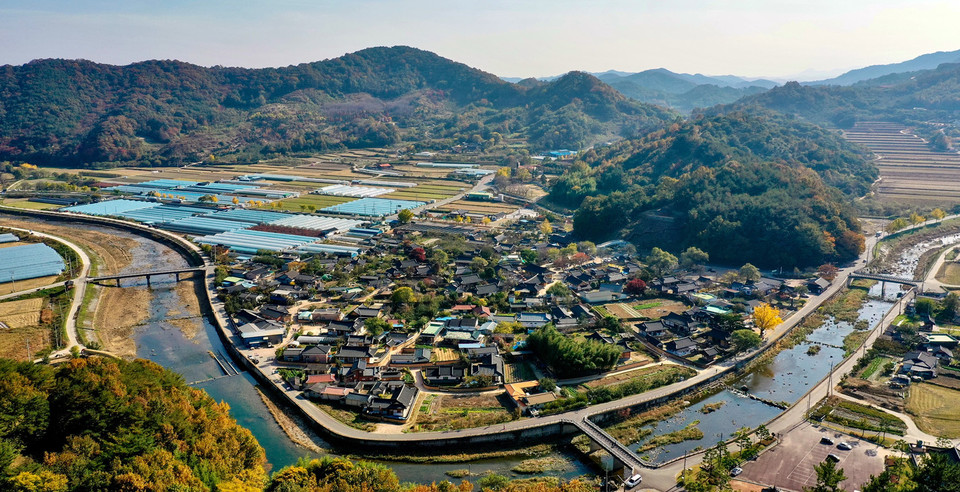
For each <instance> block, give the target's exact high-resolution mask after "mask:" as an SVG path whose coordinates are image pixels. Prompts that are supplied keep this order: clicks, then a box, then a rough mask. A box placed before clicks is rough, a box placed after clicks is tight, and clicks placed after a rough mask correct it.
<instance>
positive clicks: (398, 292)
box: [390, 287, 417, 306]
mask: <svg viewBox="0 0 960 492" xmlns="http://www.w3.org/2000/svg"><path fill="white" fill-rule="evenodd" d="M390 302H391V303H393V305H394V306H401V305H403V304H413V303H415V302H417V296H416V294H414V293H413V289H411V288H410V287H398V288H396V289H394V291H393V294H391V295H390Z"/></svg>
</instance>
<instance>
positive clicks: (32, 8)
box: [0, 0, 960, 80]
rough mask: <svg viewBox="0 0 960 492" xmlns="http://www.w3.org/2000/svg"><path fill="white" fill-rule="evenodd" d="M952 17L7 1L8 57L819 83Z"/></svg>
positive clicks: (447, 4) (900, 50) (948, 36)
mask: <svg viewBox="0 0 960 492" xmlns="http://www.w3.org/2000/svg"><path fill="white" fill-rule="evenodd" d="M957 26H960V2H958V1H956V0H953V1H931V0H911V1H909V2H904V1H902V0H896V1H894V0H787V1H784V0H716V1H709V0H700V1H696V0H632V1H631V0H582V1H574V0H512V1H511V0H296V1H294V0H271V1H263V0H162V1H157V0H124V1H106V0H56V1H54V0H0V64H14V65H18V64H22V63H26V62H28V61H30V60H33V59H37V58H83V59H87V60H93V61H96V62H102V63H112V64H128V63H132V62H136V61H141V60H148V59H178V60H182V61H186V62H190V63H196V64H200V65H204V66H213V65H224V66H243V67H278V66H286V65H292V64H297V63H304V62H311V61H317V60H323V59H327V58H334V57H337V56H340V55H343V54H344V53H349V52H353V51H357V50H360V49H363V48H367V47H371V46H392V45H407V46H413V47H416V48H420V49H425V50H429V51H433V52H436V53H438V54H440V55H441V56H445V57H447V58H451V59H454V60H456V61H459V62H463V63H466V64H468V65H470V66H473V67H476V68H479V69H481V70H485V71H487V72H492V73H494V74H497V75H500V76H509V77H528V76H549V75H557V74H561V73H565V72H568V71H570V70H584V71H589V72H600V71H605V70H611V69H613V70H621V71H627V72H638V71H642V70H646V69H650V68H660V67H663V68H667V69H669V70H673V71H676V72H688V73H704V74H710V75H725V74H734V75H740V76H749V77H761V76H762V77H769V78H776V79H780V80H783V79H796V80H813V79H817V78H824V77H828V76H833V75H837V74H840V73H842V72H844V71H846V70H849V69H852V68H859V67H863V66H867V65H873V64H881V63H893V62H899V61H904V60H908V59H911V58H914V57H916V56H918V55H921V54H924V53H930V52H934V51H953V50H957V49H960V36H957V32H958V31H957Z"/></svg>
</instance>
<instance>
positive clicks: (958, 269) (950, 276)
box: [937, 262, 960, 285]
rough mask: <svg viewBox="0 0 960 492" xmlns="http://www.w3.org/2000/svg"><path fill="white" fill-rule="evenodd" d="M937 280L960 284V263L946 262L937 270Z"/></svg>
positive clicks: (948, 283)
mask: <svg viewBox="0 0 960 492" xmlns="http://www.w3.org/2000/svg"><path fill="white" fill-rule="evenodd" d="M937 280H939V281H941V282H943V283H945V284H947V285H960V263H953V262H951V263H944V264H943V266H942V267H940V271H939V272H937Z"/></svg>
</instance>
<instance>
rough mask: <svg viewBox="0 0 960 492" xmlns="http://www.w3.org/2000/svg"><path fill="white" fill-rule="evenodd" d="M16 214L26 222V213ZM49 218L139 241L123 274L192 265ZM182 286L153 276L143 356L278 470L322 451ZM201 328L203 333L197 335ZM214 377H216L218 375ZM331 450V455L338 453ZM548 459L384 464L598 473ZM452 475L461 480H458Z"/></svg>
mask: <svg viewBox="0 0 960 492" xmlns="http://www.w3.org/2000/svg"><path fill="white" fill-rule="evenodd" d="M4 217H8V216H5V215H3V214H0V219H3V218H4ZM10 218H11V219H14V220H22V219H21V218H20V217H10ZM30 221H31V222H35V223H40V222H45V221H41V220H39V219H34V218H31V219H30ZM47 223H49V224H51V225H57V226H60V227H76V228H81V227H82V228H83V229H84V230H92V231H97V232H102V233H105V234H110V235H113V236H115V237H118V238H126V239H131V240H133V241H136V243H137V245H136V246H135V247H134V248H132V249H130V250H129V251H128V253H129V255H130V258H131V262H130V264H129V265H127V266H126V267H124V268H123V269H122V271H120V272H116V273H135V272H144V271H152V270H170V269H175V268H179V267H186V266H188V265H187V262H186V261H185V260H184V259H183V258H182V257H181V256H180V255H178V254H171V253H172V251H170V249H169V248H167V247H166V246H163V245H161V244H159V243H157V242H155V241H152V240H150V239H146V238H144V237H141V236H138V235H136V234H133V233H130V232H127V231H123V230H118V229H113V228H107V227H99V226H92V225H76V224H70V223H61V222H47ZM122 285H123V287H122V288H124V289H129V288H145V287H146V280H144V279H126V280H123V283H122ZM175 286H176V284H175V283H174V281H173V279H172V278H165V277H155V278H153V279H152V280H151V288H150V293H151V294H152V295H151V299H150V302H149V315H148V317H147V319H146V321H145V322H144V323H142V324H141V325H139V326H138V327H137V328H136V330H135V331H134V334H133V338H134V341H135V342H136V353H137V357H140V358H144V359H149V360H152V361H154V362H156V363H158V364H160V365H162V366H163V367H165V368H167V369H170V370H172V371H175V372H177V373H179V374H181V375H182V376H183V378H184V380H185V381H187V382H193V381H204V380H208V381H206V382H202V383H198V384H195V385H194V386H195V387H197V388H200V389H203V390H205V391H206V392H207V393H209V394H210V396H212V397H213V398H214V399H215V400H216V401H222V402H226V403H227V404H229V405H230V414H231V415H232V416H233V417H234V418H235V419H236V420H237V422H238V423H239V424H240V425H241V426H243V427H245V428H247V429H249V430H250V431H251V432H252V433H253V435H254V436H255V437H256V438H257V441H259V442H260V445H261V446H263V448H264V450H265V451H266V455H267V460H268V462H269V465H270V468H271V469H272V470H278V469H280V468H282V467H284V466H287V465H291V464H294V463H295V462H296V461H297V460H298V459H299V458H301V457H317V456H319V455H318V454H317V453H313V452H311V451H309V450H307V449H306V448H303V447H301V446H299V445H297V444H295V443H294V442H293V441H291V440H290V439H289V437H288V436H287V435H286V433H285V432H284V431H283V429H281V428H280V426H279V425H278V424H277V422H276V420H275V419H274V418H273V416H272V415H271V414H270V411H269V410H268V409H267V407H266V405H265V404H264V403H263V401H262V399H261V397H260V394H259V392H258V391H257V385H258V383H257V381H256V380H255V379H254V378H253V377H252V376H250V375H249V374H247V373H241V374H240V375H237V376H231V377H220V376H223V371H221V369H220V367H219V366H218V365H217V363H216V362H215V361H214V360H213V358H211V357H210V354H209V352H214V353H218V354H224V355H225V354H226V353H227V351H226V350H225V349H224V347H223V343H222V342H221V340H220V337H219V336H218V335H217V332H216V328H215V327H214V326H213V324H212V323H210V322H209V321H208V320H207V319H206V317H192V318H191V317H190V316H189V315H188V313H184V312H183V311H182V309H183V307H182V305H183V302H182V300H181V298H180V295H178V294H177V292H176V290H175V289H174V287H175ZM106 288H115V287H106ZM177 318H181V319H180V321H179V322H177V324H178V325H180V326H181V327H182V326H183V325H184V322H185V321H187V320H186V319H183V318H187V319H189V321H190V322H193V323H199V324H200V325H202V326H194V327H193V329H192V330H190V332H191V334H192V336H191V338H188V337H187V336H185V335H184V330H182V329H181V328H179V327H178V326H175V325H174V324H173V323H171V319H173V320H176V319H177ZM194 331H196V332H195V333H193V332H194ZM211 378H216V379H212V380H211ZM281 408H282V407H281ZM319 444H320V446H321V447H323V448H324V449H331V446H330V445H329V444H327V443H324V442H322V441H320V443H319ZM340 451H341V452H349V449H341V450H340ZM469 451H470V450H469V449H459V448H458V449H451V450H438V453H450V454H460V453H464V452H469ZM324 454H331V455H332V454H336V453H334V452H331V453H324ZM549 457H552V458H556V459H557V460H558V463H561V464H560V465H559V466H558V467H559V468H561V469H560V470H555V471H550V472H546V473H543V474H532V475H518V474H515V473H513V472H511V468H513V467H515V466H517V465H518V464H519V463H520V462H521V461H523V460H524V458H520V457H517V458H498V459H486V460H478V461H474V462H471V463H450V464H421V463H401V462H385V463H384V464H386V465H388V466H390V467H391V468H392V469H393V470H394V471H395V472H396V474H397V476H398V477H399V478H400V480H401V481H408V482H417V483H430V482H434V481H441V480H444V479H450V478H449V477H448V476H447V475H446V474H445V472H447V471H451V470H457V469H469V470H470V471H471V472H472V473H473V474H475V475H481V476H482V474H484V473H486V472H487V471H492V472H496V473H499V474H502V475H506V476H508V477H514V478H522V477H531V476H538V475H550V476H558V477H562V478H565V479H571V478H574V477H578V476H583V475H593V474H594V473H595V469H594V468H592V467H591V465H590V464H589V463H585V462H583V461H582V460H581V459H579V457H578V456H577V455H576V454H574V451H558V452H554V453H552V454H551V455H549ZM450 480H452V481H459V479H458V480H453V479H450Z"/></svg>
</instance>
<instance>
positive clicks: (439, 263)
mask: <svg viewBox="0 0 960 492" xmlns="http://www.w3.org/2000/svg"><path fill="white" fill-rule="evenodd" d="M429 258H430V263H431V264H432V265H433V267H434V268H436V269H437V271H440V270H442V269H443V268H444V267H446V266H447V263H450V257H449V256H447V252H446V251H444V250H442V249H434V250H431V251H430V256H429Z"/></svg>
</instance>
